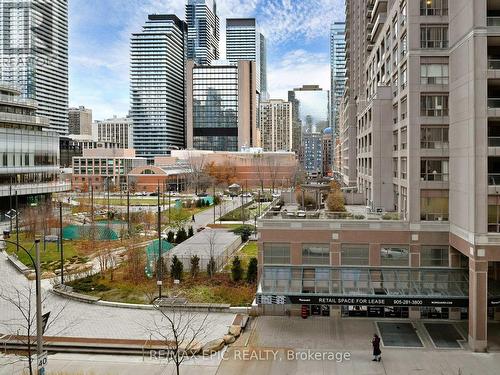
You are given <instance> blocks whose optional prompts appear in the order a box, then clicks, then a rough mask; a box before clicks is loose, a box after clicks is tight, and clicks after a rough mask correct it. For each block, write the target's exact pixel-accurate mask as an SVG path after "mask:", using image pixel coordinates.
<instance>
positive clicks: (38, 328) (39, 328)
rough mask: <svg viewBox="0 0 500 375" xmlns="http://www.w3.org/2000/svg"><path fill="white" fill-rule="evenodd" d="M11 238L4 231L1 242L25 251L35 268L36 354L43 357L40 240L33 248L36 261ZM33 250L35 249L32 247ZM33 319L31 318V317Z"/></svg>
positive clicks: (7, 232)
mask: <svg viewBox="0 0 500 375" xmlns="http://www.w3.org/2000/svg"><path fill="white" fill-rule="evenodd" d="M9 237H10V231H4V232H3V239H0V241H3V242H5V243H7V244H9V243H10V244H12V245H16V246H18V247H19V248H21V249H23V250H24V252H25V253H26V254H27V255H28V257H29V258H30V260H31V263H32V264H33V267H34V268H35V279H36V283H35V294H36V353H37V355H38V356H40V355H42V353H43V332H42V328H43V327H42V296H41V293H40V290H41V285H40V284H41V282H40V246H39V244H40V240H39V239H36V240H35V243H34V244H33V246H35V259H33V256H32V255H31V254H30V252H29V251H28V250H26V249H25V248H24V247H23V246H21V245H19V243H16V242H13V241H8V240H6V239H5V238H9ZM31 248H33V247H31ZM29 319H31V317H29Z"/></svg>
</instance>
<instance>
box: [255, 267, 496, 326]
mask: <svg viewBox="0 0 500 375" xmlns="http://www.w3.org/2000/svg"><path fill="white" fill-rule="evenodd" d="M468 288H469V279H468V271H467V270H465V269H436V268H392V267H391V268H382V267H377V268H374V267H363V268H359V267H303V266H297V267H295V266H290V267H273V266H265V267H264V268H263V273H262V277H261V281H260V284H259V288H258V292H257V303H258V304H259V305H260V306H261V309H262V312H263V313H264V314H265V313H272V314H279V313H280V311H282V312H285V313H286V312H287V311H292V312H293V311H295V312H298V311H300V313H301V314H302V315H307V316H309V315H312V316H331V315H337V316H342V317H376V318H384V317H386V318H409V317H417V316H418V317H419V318H422V319H467V308H468V305H469V298H468V292H469V291H468ZM497 293H498V288H497V285H496V284H492V285H491V288H490V289H489V293H488V305H489V307H490V308H491V310H493V309H492V308H493V307H495V306H498V304H499V303H500V293H498V294H497ZM280 307H281V308H280ZM412 313H413V314H412ZM411 314H412V316H411Z"/></svg>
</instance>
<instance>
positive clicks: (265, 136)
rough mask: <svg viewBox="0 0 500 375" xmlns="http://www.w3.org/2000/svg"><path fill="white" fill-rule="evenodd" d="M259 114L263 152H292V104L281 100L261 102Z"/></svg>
mask: <svg viewBox="0 0 500 375" xmlns="http://www.w3.org/2000/svg"><path fill="white" fill-rule="evenodd" d="M259 114H260V118H259V129H260V133H261V138H262V140H261V146H262V148H263V149H264V151H273V152H276V151H292V135H293V134H292V104H291V103H289V102H285V101H284V100H281V99H270V100H269V101H263V102H261V103H260V110H259Z"/></svg>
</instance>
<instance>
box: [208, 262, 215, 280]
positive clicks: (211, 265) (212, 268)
mask: <svg viewBox="0 0 500 375" xmlns="http://www.w3.org/2000/svg"><path fill="white" fill-rule="evenodd" d="M215 271H216V265H215V259H214V257H210V260H209V261H208V264H207V273H208V276H210V278H212V277H213V275H215Z"/></svg>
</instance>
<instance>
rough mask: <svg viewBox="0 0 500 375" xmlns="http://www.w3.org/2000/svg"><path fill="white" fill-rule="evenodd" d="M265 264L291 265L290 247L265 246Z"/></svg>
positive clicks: (275, 244)
mask: <svg viewBox="0 0 500 375" xmlns="http://www.w3.org/2000/svg"><path fill="white" fill-rule="evenodd" d="M264 264H290V245H288V244H277V243H272V244H264Z"/></svg>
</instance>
